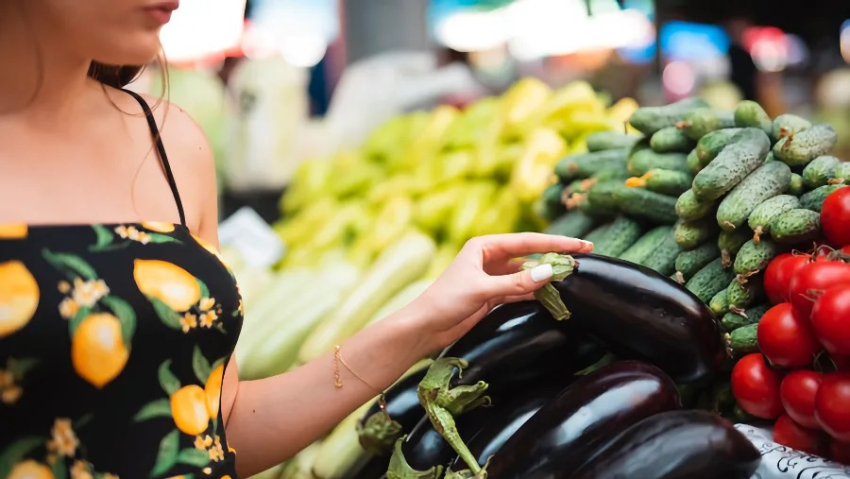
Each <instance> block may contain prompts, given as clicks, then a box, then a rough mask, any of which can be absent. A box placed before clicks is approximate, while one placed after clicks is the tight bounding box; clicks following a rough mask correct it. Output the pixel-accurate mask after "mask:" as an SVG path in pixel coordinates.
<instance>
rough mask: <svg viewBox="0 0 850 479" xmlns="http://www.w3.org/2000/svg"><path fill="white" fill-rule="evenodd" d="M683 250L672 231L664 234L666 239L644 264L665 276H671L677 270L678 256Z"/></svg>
mask: <svg viewBox="0 0 850 479" xmlns="http://www.w3.org/2000/svg"><path fill="white" fill-rule="evenodd" d="M681 251H682V249H681V248H680V247H679V245H678V244H676V239H675V238H674V237H673V233H672V232H670V233H668V234H667V235H665V236H664V240H663V241H662V242H661V244H660V245H659V246H658V248H656V249H655V251H653V252H652V254H651V255H649V257H648V258H647V259H646V260H645V261H644V262H643V265H644V266H646V267H647V268H649V269H653V270H655V271H657V272H658V273H660V274H663V275H664V276H670V275H672V274H673V273H675V272H676V257H677V256H678V255H679V253H680V252H681Z"/></svg>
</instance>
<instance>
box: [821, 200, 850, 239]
mask: <svg viewBox="0 0 850 479" xmlns="http://www.w3.org/2000/svg"><path fill="white" fill-rule="evenodd" d="M820 223H821V228H822V229H823V233H824V234H825V235H826V238H827V239H828V240H829V241H830V242H831V243H833V244H834V245H835V246H839V247H840V246H847V245H850V228H848V227H847V225H850V188H839V189H837V190H835V191H833V192H832V193H830V195H829V196H827V197H826V200H824V202H823V206H822V207H821V210H820Z"/></svg>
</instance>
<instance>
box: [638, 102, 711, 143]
mask: <svg viewBox="0 0 850 479" xmlns="http://www.w3.org/2000/svg"><path fill="white" fill-rule="evenodd" d="M707 106H708V103H706V102H705V100H702V99H700V98H696V97H692V98H685V99H683V100H679V101H677V102H675V103H671V104H669V105H664V106H644V107H640V108H638V109H637V110H635V112H634V113H632V116H631V117H630V118H629V124H630V125H631V126H632V127H633V128H634V129H636V130H638V131H640V132H641V133H643V134H645V135H652V134H653V133H655V132H656V131H658V130H660V129H662V128H666V127H668V126H676V124H677V123H679V122H680V121H683V120H684V119H685V118H687V116H688V115H689V114H690V113H691V112H692V111H694V110H695V109H698V108H705V107H707Z"/></svg>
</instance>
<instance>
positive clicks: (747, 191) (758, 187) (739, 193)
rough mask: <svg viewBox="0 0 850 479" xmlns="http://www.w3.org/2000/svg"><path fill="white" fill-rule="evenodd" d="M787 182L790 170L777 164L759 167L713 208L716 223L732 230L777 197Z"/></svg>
mask: <svg viewBox="0 0 850 479" xmlns="http://www.w3.org/2000/svg"><path fill="white" fill-rule="evenodd" d="M790 181H791V168H790V167H789V166H788V165H786V164H785V163H782V162H780V161H771V162H770V163H765V164H763V165H761V166H760V167H759V168H758V169H756V170H755V171H754V172H752V173H750V174H749V175H748V176H747V177H746V178H744V179H743V180H742V181H741V182H740V183H738V186H736V187H735V188H733V189H732V191H730V192H729V194H728V195H726V197H725V198H723V201H721V202H720V206H719V207H718V208H717V224H718V225H719V226H720V227H721V228H723V229H724V230H727V231H729V230H733V229H737V228H739V227H741V225H743V224H744V223H746V221H747V218H749V217H750V213H752V212H753V210H754V209H755V208H756V206H758V205H759V204H761V203H762V202H764V201H765V200H768V199H770V198H773V197H774V196H777V195H781V194H782V193H783V192H785V190H786V189H788V183H789V182H790Z"/></svg>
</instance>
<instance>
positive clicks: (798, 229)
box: [770, 208, 820, 244]
mask: <svg viewBox="0 0 850 479" xmlns="http://www.w3.org/2000/svg"><path fill="white" fill-rule="evenodd" d="M819 234H820V213H818V212H816V211H812V210H806V209H802V208H798V209H794V210H789V211H786V212H785V213H782V214H781V215H779V216H777V217H776V218H774V219H773V221H771V222H770V236H771V238H773V239H774V240H776V242H778V243H782V244H798V243H802V242H804V241H811V240H813V239H815V238H817V237H818V235H819Z"/></svg>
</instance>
